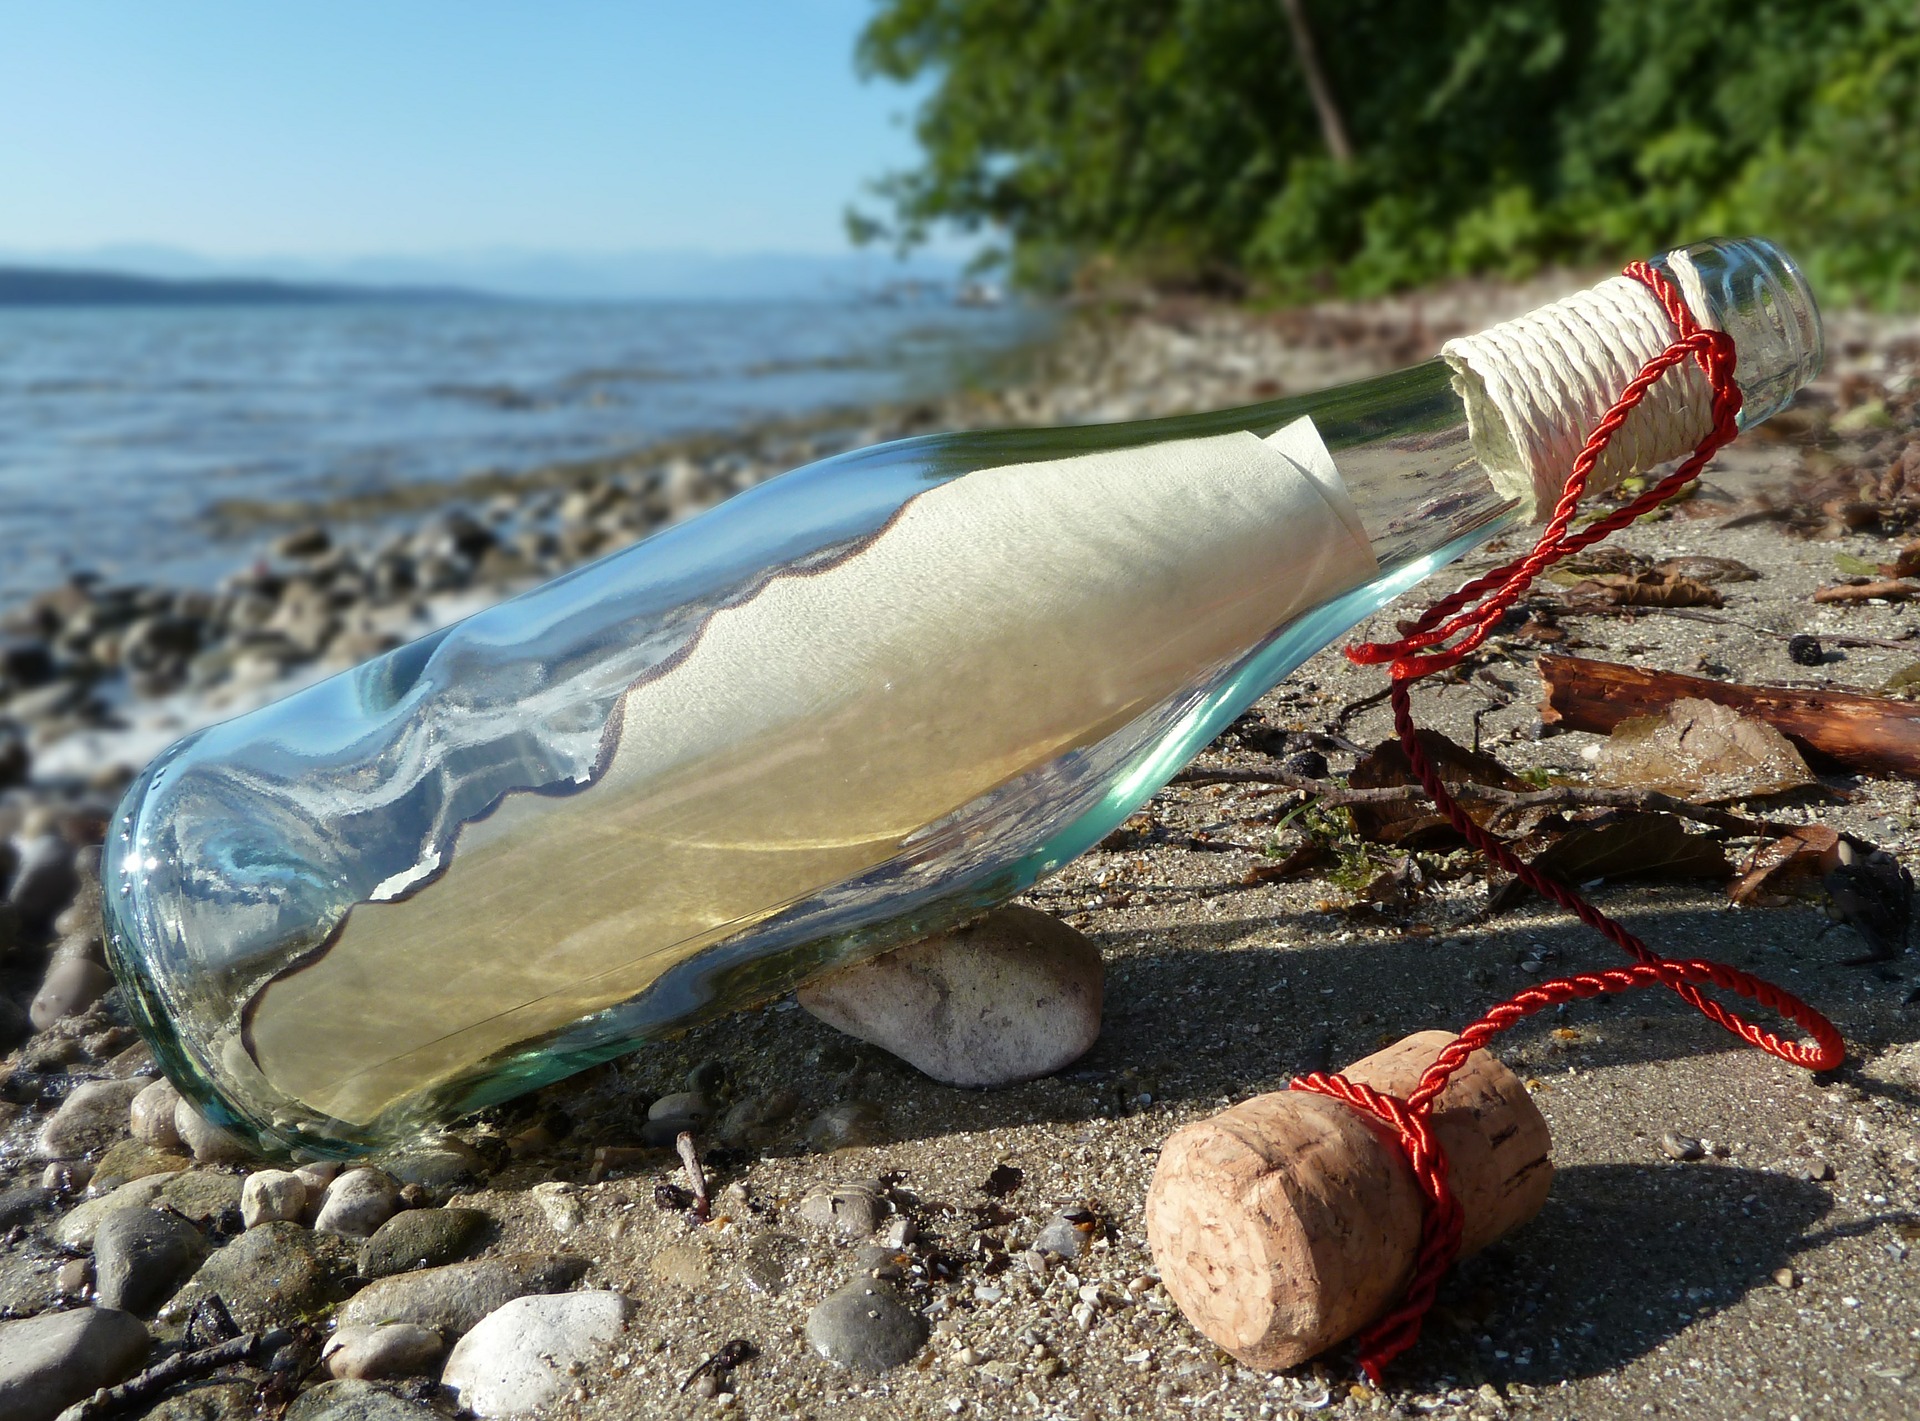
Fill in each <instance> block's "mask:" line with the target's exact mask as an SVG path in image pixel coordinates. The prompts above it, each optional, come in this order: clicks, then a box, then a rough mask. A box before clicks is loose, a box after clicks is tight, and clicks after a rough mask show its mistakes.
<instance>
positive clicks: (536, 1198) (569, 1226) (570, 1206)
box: [527, 1180, 586, 1234]
mask: <svg viewBox="0 0 1920 1421" xmlns="http://www.w3.org/2000/svg"><path fill="white" fill-rule="evenodd" d="M527 1192H528V1193H529V1194H531V1195H532V1196H533V1202H534V1203H535V1204H538V1205H539V1206H540V1212H541V1213H542V1214H543V1215H545V1216H546V1220H547V1225H548V1227H550V1228H551V1229H552V1230H553V1231H554V1232H555V1233H557V1234H570V1233H572V1232H573V1231H574V1230H575V1229H577V1228H579V1227H580V1225H581V1224H583V1223H585V1222H586V1212H585V1210H583V1209H582V1208H581V1207H580V1196H579V1195H578V1194H576V1193H574V1190H573V1186H572V1185H571V1184H566V1183H563V1182H561V1181H559V1180H548V1181H547V1182H546V1183H544V1184H536V1185H534V1186H533V1188H532V1189H530V1190H528V1191H527Z"/></svg>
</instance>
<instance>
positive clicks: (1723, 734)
mask: <svg viewBox="0 0 1920 1421" xmlns="http://www.w3.org/2000/svg"><path fill="white" fill-rule="evenodd" d="M1597 778H1598V780H1599V782H1600V783H1601V784H1603V785H1611V786H1614V787H1616V788H1621V789H1649V790H1654V791H1656V792H1658V793H1660V794H1670V795H1673V796H1674V797H1676V798H1679V799H1698V800H1704V801H1708V802H1711V801H1715V800H1729V799H1750V798H1753V797H1755V796H1757V795H1766V794H1779V793H1781V792H1783V791H1785V790H1791V789H1800V788H1803V787H1804V786H1806V785H1810V784H1812V783H1813V782H1814V778H1813V772H1812V771H1811V770H1809V769H1808V768H1807V762H1806V761H1805V760H1803V759H1801V758H1800V752H1799V751H1798V750H1796V749H1794V748H1793V742H1792V741H1790V740H1788V739H1787V737H1786V736H1784V735H1782V734H1781V733H1780V732H1779V731H1778V730H1775V729H1774V728H1773V727H1772V726H1771V725H1768V724H1767V723H1766V722H1765V721H1761V720H1751V719H1748V718H1747V717H1746V716H1743V715H1741V714H1740V713H1739V712H1738V711H1734V710H1730V709H1729V708H1727V707H1726V706H1723V705H1719V704H1717V703H1715V702H1713V701H1703V700H1691V699H1689V700H1681V701H1675V702H1673V703H1672V704H1671V705H1669V706H1668V707H1667V708H1666V709H1665V710H1664V711H1663V712H1662V713H1661V714H1659V715H1657V716H1650V715H1649V716H1632V717H1630V718H1628V719H1626V720H1623V721H1621V722H1620V723H1619V724H1618V725H1616V726H1615V727H1614V728H1613V734H1611V735H1610V736H1608V737H1607V742H1606V744H1605V745H1603V746H1601V747H1600V759H1599V762H1598V774H1597Z"/></svg>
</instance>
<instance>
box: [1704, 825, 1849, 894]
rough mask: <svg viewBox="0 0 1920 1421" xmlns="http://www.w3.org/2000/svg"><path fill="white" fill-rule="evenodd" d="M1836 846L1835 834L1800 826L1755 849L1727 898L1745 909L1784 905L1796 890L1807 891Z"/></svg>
mask: <svg viewBox="0 0 1920 1421" xmlns="http://www.w3.org/2000/svg"><path fill="white" fill-rule="evenodd" d="M1839 845H1840V835H1839V833H1838V831H1836V830H1833V829H1829V828H1828V827H1827V826H1826V825H1824V824H1800V825H1796V826H1795V827H1794V829H1793V831H1792V832H1791V833H1789V834H1786V835H1784V836H1783V837H1781V838H1778V839H1769V840H1768V841H1767V842H1766V843H1764V844H1759V845H1757V846H1756V847H1755V848H1754V850H1753V852H1752V853H1750V854H1748V855H1747V861H1746V862H1745V863H1743V864H1742V865H1740V877H1739V878H1737V879H1735V880H1734V884H1733V886H1732V887H1731V888H1729V889H1728V890H1727V897H1728V898H1730V899H1732V900H1733V901H1734V902H1735V903H1740V904H1743V905H1747V906H1753V907H1759V906H1766V907H1773V906H1777V905H1778V904H1780V903H1784V902H1785V901H1786V900H1787V899H1788V897H1790V896H1791V895H1792V894H1793V892H1794V890H1795V889H1796V888H1806V887H1809V886H1810V885H1811V883H1812V881H1813V879H1814V877H1815V876H1816V875H1818V874H1821V873H1824V872H1826V870H1827V869H1828V868H1829V867H1830V866H1832V864H1833V863H1836V862H1838V860H1836V859H1834V858H1833V857H1832V856H1833V853H1834V851H1835V850H1836V849H1837V848H1838V847H1839Z"/></svg>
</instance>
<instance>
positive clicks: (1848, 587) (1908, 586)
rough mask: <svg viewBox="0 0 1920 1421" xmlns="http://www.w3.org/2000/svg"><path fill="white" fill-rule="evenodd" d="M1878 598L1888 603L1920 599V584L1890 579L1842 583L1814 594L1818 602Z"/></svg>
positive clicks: (1860, 600)
mask: <svg viewBox="0 0 1920 1421" xmlns="http://www.w3.org/2000/svg"><path fill="white" fill-rule="evenodd" d="M1876 597H1878V598H1881V599H1883V600H1885V601H1888V602H1904V601H1906V600H1907V599H1908V598H1910V597H1920V582H1913V581H1899V580H1894V579H1891V578H1889V579H1885V580H1882V581H1879V582H1852V583H1841V584H1839V585H1837V586H1834V587H1823V588H1821V589H1820V590H1819V591H1818V592H1816V593H1814V594H1813V600H1814V601H1816V602H1866V601H1870V600H1872V599H1873V598H1876Z"/></svg>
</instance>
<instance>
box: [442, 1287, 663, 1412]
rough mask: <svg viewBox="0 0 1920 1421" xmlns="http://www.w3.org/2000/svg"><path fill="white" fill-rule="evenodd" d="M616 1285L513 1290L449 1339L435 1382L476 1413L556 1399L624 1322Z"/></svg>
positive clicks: (623, 1304)
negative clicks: (549, 1291)
mask: <svg viewBox="0 0 1920 1421" xmlns="http://www.w3.org/2000/svg"><path fill="white" fill-rule="evenodd" d="M629 1308H630V1304H629V1303H628V1302H627V1300H626V1299H625V1298H624V1297H622V1296H621V1295H620V1294H618V1293H607V1292H587V1293H562V1294H558V1295H556V1296H552V1297H529V1298H516V1299H514V1300H513V1301H512V1302H510V1303H507V1304H505V1305H503V1306H502V1307H500V1308H498V1309H496V1310H495V1311H494V1312H491V1313H489V1314H488V1315H487V1316H486V1317H484V1318H482V1319H481V1320H480V1322H479V1324H478V1325H477V1326H475V1327H474V1328H473V1330H472V1331H471V1332H469V1333H467V1335H466V1336H465V1337H463V1338H461V1339H460V1341H459V1343H458V1344H456V1345H455V1347H454V1349H453V1355H451V1356H450V1357H448V1358H447V1365H446V1370H445V1371H443V1372H442V1373H441V1375H440V1384H441V1385H442V1386H444V1387H446V1388H447V1389H448V1390H449V1391H451V1392H453V1393H454V1394H455V1395H456V1396H457V1397H458V1398H459V1400H460V1405H461V1406H462V1407H463V1408H464V1409H466V1410H468V1411H471V1412H473V1413H474V1414H475V1415H476V1416H510V1415H513V1414H514V1413H516V1412H521V1411H530V1410H532V1409H533V1408H534V1407H537V1406H544V1405H545V1404H547V1403H548V1402H550V1401H553V1400H556V1399H557V1398H558V1397H560V1396H561V1395H562V1394H563V1393H564V1392H566V1391H567V1390H569V1389H570V1388H571V1387H572V1386H573V1385H574V1377H575V1376H576V1375H577V1374H578V1373H579V1372H580V1371H582V1370H584V1369H585V1367H586V1366H587V1365H588V1364H589V1363H590V1362H591V1361H592V1360H593V1359H594V1358H595V1357H596V1356H597V1355H598V1354H599V1353H600V1352H602V1351H603V1350H604V1349H605V1348H606V1347H607V1346H608V1344H610V1343H611V1342H613V1341H614V1340H615V1339H616V1338H618V1337H619V1336H620V1334H621V1333H622V1332H623V1331H625V1330H626V1325H627V1313H628V1311H629Z"/></svg>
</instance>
